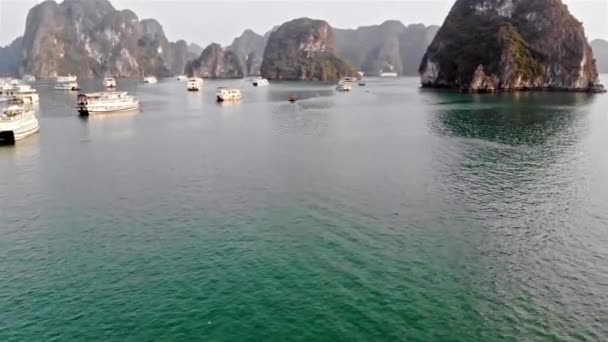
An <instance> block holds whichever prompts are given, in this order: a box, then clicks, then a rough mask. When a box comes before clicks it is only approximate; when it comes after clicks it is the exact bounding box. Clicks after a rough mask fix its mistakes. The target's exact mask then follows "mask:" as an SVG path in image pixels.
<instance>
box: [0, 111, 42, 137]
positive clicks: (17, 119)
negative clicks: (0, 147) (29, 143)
mask: <svg viewBox="0 0 608 342" xmlns="http://www.w3.org/2000/svg"><path fill="white" fill-rule="evenodd" d="M39 129H40V125H39V123H38V118H36V113H35V112H34V110H33V109H26V108H24V107H22V106H10V107H8V108H6V109H5V110H4V111H3V112H2V115H0V143H2V144H14V143H15V142H16V141H18V140H21V139H23V138H25V137H28V136H30V135H32V134H34V133H36V132H38V130H39Z"/></svg>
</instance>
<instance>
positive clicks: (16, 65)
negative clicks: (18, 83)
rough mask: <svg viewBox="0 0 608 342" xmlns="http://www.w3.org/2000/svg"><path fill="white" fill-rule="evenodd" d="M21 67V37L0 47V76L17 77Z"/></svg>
mask: <svg viewBox="0 0 608 342" xmlns="http://www.w3.org/2000/svg"><path fill="white" fill-rule="evenodd" d="M22 66H23V37H19V38H17V39H15V40H14V41H13V42H12V43H11V44H10V45H8V46H5V47H0V76H10V77H18V76H19V74H20V71H21V68H22Z"/></svg>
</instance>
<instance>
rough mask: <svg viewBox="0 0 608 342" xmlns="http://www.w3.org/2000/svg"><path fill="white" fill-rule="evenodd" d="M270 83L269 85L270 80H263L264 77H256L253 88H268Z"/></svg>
mask: <svg viewBox="0 0 608 342" xmlns="http://www.w3.org/2000/svg"><path fill="white" fill-rule="evenodd" d="M269 84H270V83H268V80H267V79H265V78H263V77H256V78H254V79H253V86H254V87H266V86H268V85H269Z"/></svg>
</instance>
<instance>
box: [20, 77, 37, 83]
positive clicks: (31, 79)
mask: <svg viewBox="0 0 608 342" xmlns="http://www.w3.org/2000/svg"><path fill="white" fill-rule="evenodd" d="M21 79H22V80H23V82H26V83H34V82H36V77H34V76H32V75H23V77H22V78H21Z"/></svg>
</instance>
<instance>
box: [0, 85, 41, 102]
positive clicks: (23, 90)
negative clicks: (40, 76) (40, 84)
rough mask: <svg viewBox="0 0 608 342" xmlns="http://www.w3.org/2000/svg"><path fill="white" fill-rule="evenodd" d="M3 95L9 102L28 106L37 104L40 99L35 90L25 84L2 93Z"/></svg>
mask: <svg viewBox="0 0 608 342" xmlns="http://www.w3.org/2000/svg"><path fill="white" fill-rule="evenodd" d="M4 95H5V96H6V97H7V98H8V101H10V102H16V103H25V104H28V103H38V102H39V101H40V97H39V96H38V92H37V91H36V89H34V88H32V87H30V86H29V85H27V84H19V85H17V86H14V87H12V89H10V90H6V91H4Z"/></svg>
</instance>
